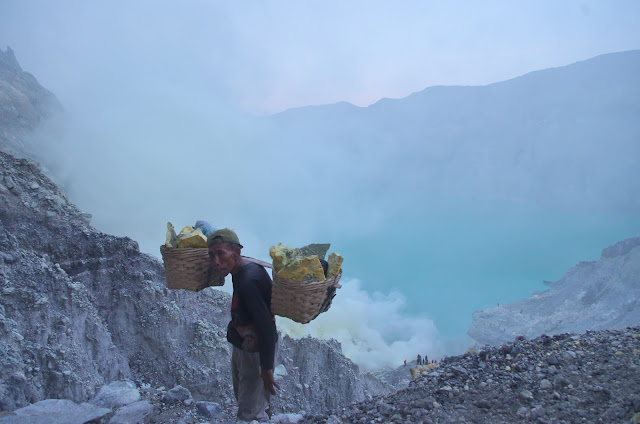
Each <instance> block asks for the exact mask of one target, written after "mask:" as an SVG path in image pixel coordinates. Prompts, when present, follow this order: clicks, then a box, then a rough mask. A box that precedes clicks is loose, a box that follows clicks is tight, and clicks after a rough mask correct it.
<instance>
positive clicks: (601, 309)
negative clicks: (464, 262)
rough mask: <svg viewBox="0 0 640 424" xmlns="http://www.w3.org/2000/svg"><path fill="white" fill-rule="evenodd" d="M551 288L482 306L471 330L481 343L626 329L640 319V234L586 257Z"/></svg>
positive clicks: (475, 315) (469, 332) (471, 334)
mask: <svg viewBox="0 0 640 424" xmlns="http://www.w3.org/2000/svg"><path fill="white" fill-rule="evenodd" d="M549 284H550V287H549V289H548V290H545V291H543V292H538V293H534V294H533V295H532V296H531V297H530V298H528V299H525V300H523V301H520V302H514V303H509V304H506V305H500V306H497V307H494V308H490V309H485V310H482V311H477V312H475V313H474V314H473V323H472V325H471V328H470V330H469V331H468V334H469V335H470V336H471V337H473V338H474V339H476V340H477V341H478V342H480V343H481V344H491V345H495V344H499V343H502V342H505V341H512V340H513V339H515V338H516V337H517V336H520V335H522V336H526V337H535V336H537V335H539V334H542V333H546V334H560V333H567V332H571V333H574V332H584V331H586V330H605V329H611V328H623V327H626V326H630V325H637V324H638V323H640V237H636V238H631V239H627V240H624V241H621V242H619V243H617V244H615V245H613V246H610V247H608V248H606V249H604V250H603V251H602V255H601V257H600V259H599V260H598V261H592V262H580V263H579V264H578V265H576V266H575V267H573V268H572V269H571V270H569V271H568V272H567V273H566V274H565V275H564V276H563V277H562V278H561V279H560V280H558V281H557V282H555V283H549Z"/></svg>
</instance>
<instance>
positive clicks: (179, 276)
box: [160, 246, 224, 291]
mask: <svg viewBox="0 0 640 424" xmlns="http://www.w3.org/2000/svg"><path fill="white" fill-rule="evenodd" d="M160 253H161V254H162V260H163V262H164V270H165V273H166V274H167V287H168V288H170V289H184V290H192V291H200V290H202V289H204V288H205V287H210V286H223V285H224V277H220V276H217V275H213V274H212V275H209V250H208V249H207V248H206V247H200V248H193V247H191V248H167V247H165V246H160Z"/></svg>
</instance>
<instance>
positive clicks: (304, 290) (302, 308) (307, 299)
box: [271, 269, 342, 324]
mask: <svg viewBox="0 0 640 424" xmlns="http://www.w3.org/2000/svg"><path fill="white" fill-rule="evenodd" d="M340 277H342V271H340V273H339V274H338V275H336V276H335V277H332V278H329V279H327V280H324V281H295V280H289V279H288V278H284V277H281V276H280V275H279V274H278V273H277V272H276V271H275V269H274V270H273V289H272V291H271V313H273V314H274V315H280V316H281V317H287V318H290V319H292V320H294V321H296V322H299V323H301V324H306V323H308V322H310V321H311V320H313V319H314V318H316V317H317V316H318V315H320V313H321V312H325V311H327V310H328V309H329V307H330V306H331V301H332V299H333V295H334V293H335V289H338V288H340V287H342V286H340V284H338V281H340ZM332 287H333V290H331V288H332Z"/></svg>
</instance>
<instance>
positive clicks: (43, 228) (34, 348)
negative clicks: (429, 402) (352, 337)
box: [0, 48, 388, 412]
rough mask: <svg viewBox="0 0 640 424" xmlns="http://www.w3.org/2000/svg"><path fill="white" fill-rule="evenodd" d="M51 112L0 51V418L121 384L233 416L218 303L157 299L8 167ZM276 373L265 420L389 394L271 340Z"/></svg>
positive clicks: (311, 342) (350, 370) (20, 162)
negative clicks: (167, 392) (169, 392)
mask: <svg viewBox="0 0 640 424" xmlns="http://www.w3.org/2000/svg"><path fill="white" fill-rule="evenodd" d="M61 110H62V109H61V107H60V105H59V103H58V101H57V100H56V98H55V96H54V95H53V94H51V93H50V92H49V91H47V90H46V89H44V88H42V87H41V86H40V85H39V84H38V82H37V81H36V79H35V78H34V77H33V76H32V75H31V74H28V73H26V72H24V71H22V69H21V67H20V65H19V64H18V62H17V61H16V59H15V56H14V54H13V51H12V50H11V49H9V48H8V49H7V51H6V52H2V51H0V411H2V410H4V411H11V410H14V409H16V408H19V407H23V406H25V405H28V404H30V403H34V402H37V401H40V400H43V399H47V398H55V399H70V400H73V401H76V402H81V401H86V400H88V399H90V398H92V397H93V396H94V395H95V394H96V392H97V390H98V389H100V388H101V387H103V386H104V385H105V384H106V383H109V382H112V381H116V380H122V379H132V380H134V381H135V382H136V383H137V385H138V386H139V387H156V388H158V387H167V388H171V387H174V386H176V385H182V386H184V387H186V388H188V389H189V390H190V391H191V393H192V394H193V397H194V398H195V399H196V400H198V399H202V400H210V401H215V402H219V403H220V404H222V405H225V404H230V403H233V402H234V401H235V400H234V399H232V398H233V393H232V389H231V379H230V350H229V346H230V345H229V344H228V343H227V341H226V337H225V334H226V325H227V322H228V319H229V306H230V303H231V299H230V296H229V295H228V294H227V293H224V292H221V291H219V290H217V289H214V288H208V289H205V290H203V291H201V292H199V293H194V292H188V291H180V290H168V289H167V288H166V280H165V276H164V269H163V265H162V263H161V262H159V261H158V260H157V259H155V258H154V257H151V256H150V255H146V254H142V253H141V252H140V251H139V249H138V244H137V243H136V242H135V241H133V240H131V239H129V238H127V237H115V236H111V235H108V234H104V233H101V232H99V231H96V230H95V229H94V228H93V227H92V226H91V225H90V219H91V216H90V215H89V214H85V213H83V212H82V211H80V210H79V209H78V208H77V207H76V206H75V205H73V204H72V203H70V202H69V200H68V199H67V198H66V196H65V194H64V193H62V191H61V190H60V189H59V187H57V186H56V184H55V183H54V182H52V181H51V180H50V179H49V177H48V176H47V175H46V172H45V171H46V170H44V169H43V168H42V167H41V165H40V164H38V163H37V162H36V161H34V160H33V159H29V158H18V157H16V156H20V157H24V156H26V157H31V158H33V157H36V158H37V157H38V155H37V152H36V150H37V148H36V145H35V144H34V143H35V142H36V141H35V140H40V139H41V138H40V137H39V136H36V134H37V133H36V132H37V131H38V130H41V129H42V128H43V125H45V123H46V122H47V120H48V119H49V118H51V117H53V116H55V114H56V113H58V112H60V111H61ZM159 236H160V237H159V239H160V238H161V235H159ZM276 365H279V368H278V369H279V370H280V371H281V374H280V377H279V378H280V380H281V386H282V388H283V391H282V395H281V396H279V397H276V399H274V401H273V407H274V410H276V411H299V410H305V411H307V412H309V411H315V410H320V409H323V408H326V407H337V406H340V405H344V404H348V403H350V402H353V401H356V400H362V399H365V398H366V397H367V396H368V395H376V394H379V393H383V392H385V391H387V390H388V386H387V385H386V384H385V383H383V382H381V381H380V380H378V379H376V378H375V377H373V376H370V375H362V374H360V372H359V369H358V367H357V366H356V365H355V364H354V363H353V362H352V361H350V360H349V359H347V358H346V357H345V356H344V355H342V353H341V349H340V345H339V344H338V343H336V342H333V341H321V340H318V339H311V338H307V339H303V340H293V339H291V338H289V337H281V340H280V343H279V351H278V354H277V357H276Z"/></svg>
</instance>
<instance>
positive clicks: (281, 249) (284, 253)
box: [269, 243, 296, 274]
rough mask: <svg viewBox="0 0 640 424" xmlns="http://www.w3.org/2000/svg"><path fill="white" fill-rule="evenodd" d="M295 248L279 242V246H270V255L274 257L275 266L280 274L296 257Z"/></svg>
mask: <svg viewBox="0 0 640 424" xmlns="http://www.w3.org/2000/svg"><path fill="white" fill-rule="evenodd" d="M295 250H296V249H295V248H291V247H287V246H283V245H282V243H278V245H277V246H271V247H270V248H269V256H271V259H273V267H274V268H275V269H276V272H277V273H278V274H280V270H282V268H284V267H285V266H286V265H287V264H288V263H289V262H290V261H291V260H292V259H294V256H295V252H294V251H295Z"/></svg>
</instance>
